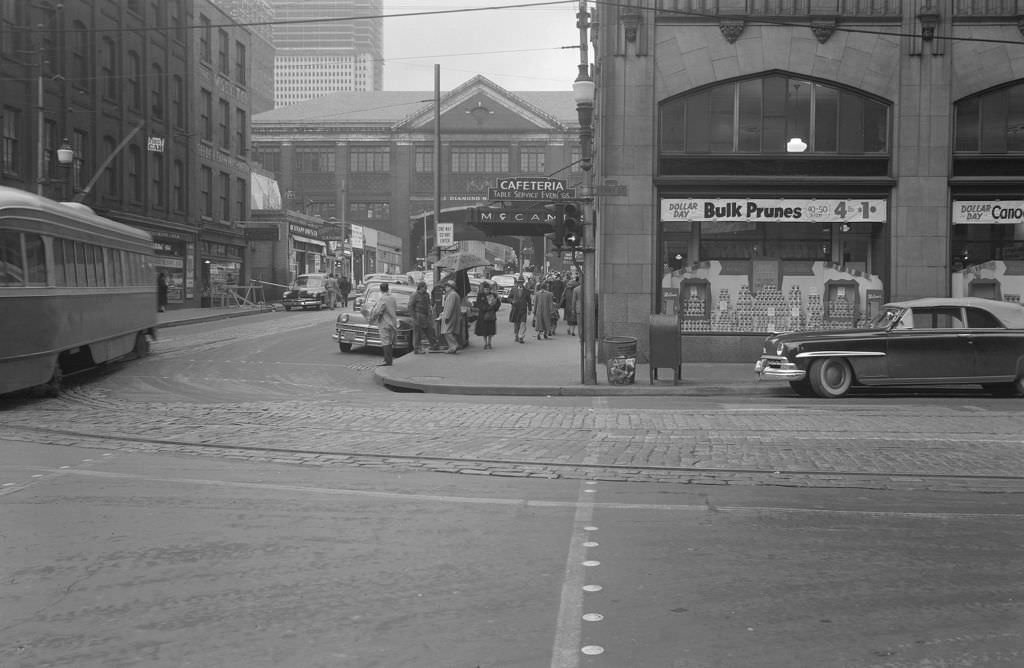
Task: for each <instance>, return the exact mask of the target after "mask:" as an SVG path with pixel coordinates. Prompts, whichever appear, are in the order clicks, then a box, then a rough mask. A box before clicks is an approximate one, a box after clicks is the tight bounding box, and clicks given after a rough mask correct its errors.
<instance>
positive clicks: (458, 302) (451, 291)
mask: <svg viewBox="0 0 1024 668" xmlns="http://www.w3.org/2000/svg"><path fill="white" fill-rule="evenodd" d="M461 320H462V297H460V296H459V293H458V292H456V291H455V281H451V280H450V281H448V282H446V283H445V284H444V302H443V305H442V307H441V327H440V330H441V333H442V334H444V338H445V340H446V341H447V342H448V350H446V351H445V352H446V353H448V354H449V355H454V354H455V353H457V352H459V339H458V336H457V334H458V332H459V329H460V328H461V326H462V322H461Z"/></svg>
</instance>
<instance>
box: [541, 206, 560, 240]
mask: <svg viewBox="0 0 1024 668" xmlns="http://www.w3.org/2000/svg"><path fill="white" fill-rule="evenodd" d="M544 210H545V211H547V212H548V218H549V219H550V221H551V227H552V229H553V230H554V234H553V235H552V237H553V238H552V242H553V243H554V245H555V248H561V247H562V239H563V238H564V237H565V213H564V210H565V205H564V204H545V205H544Z"/></svg>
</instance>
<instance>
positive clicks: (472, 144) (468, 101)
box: [252, 76, 582, 279]
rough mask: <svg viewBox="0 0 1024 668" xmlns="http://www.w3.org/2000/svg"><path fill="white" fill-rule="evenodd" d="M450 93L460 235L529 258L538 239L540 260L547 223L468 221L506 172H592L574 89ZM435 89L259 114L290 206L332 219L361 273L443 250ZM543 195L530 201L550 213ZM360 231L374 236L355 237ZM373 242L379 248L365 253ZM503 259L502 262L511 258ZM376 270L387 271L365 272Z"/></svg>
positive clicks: (263, 142)
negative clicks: (484, 226) (583, 160)
mask: <svg viewBox="0 0 1024 668" xmlns="http://www.w3.org/2000/svg"><path fill="white" fill-rule="evenodd" d="M439 93H440V107H439V110H438V113H437V115H438V116H439V119H440V120H439V124H440V128H441V131H440V145H441V150H440V160H439V162H440V165H441V167H440V182H441V193H440V200H441V201H440V208H441V212H440V216H439V219H440V221H441V222H442V223H445V222H451V223H452V224H453V225H454V226H455V230H454V241H455V242H463V241H485V240H487V239H490V240H492V241H496V242H499V243H503V244H504V245H505V246H508V247H509V248H510V249H516V250H518V251H519V253H518V256H520V257H521V256H523V255H527V253H526V252H524V251H526V248H525V246H529V255H530V257H532V258H533V260H534V261H535V262H536V263H537V264H539V260H540V258H542V257H544V256H545V245H544V236H543V233H544V232H543V231H542V229H541V228H539V227H537V226H519V227H512V226H508V227H507V230H506V231H505V232H503V233H501V234H495V235H488V234H486V233H481V232H480V228H479V227H477V228H473V227H472V226H471V225H469V224H468V222H469V218H468V215H469V214H467V211H468V210H470V209H472V208H474V207H477V206H486V205H489V204H492V203H494V202H493V201H492V200H491V199H490V197H489V195H490V191H491V190H492V189H493V188H494V187H495V185H496V183H497V181H498V180H499V179H502V178H505V179H507V178H509V177H514V176H520V175H522V176H526V177H530V178H545V177H548V176H558V177H559V178H560V179H563V180H565V181H566V182H570V183H575V182H579V181H580V180H581V179H582V172H581V170H580V166H579V158H580V150H579V142H578V132H579V131H578V124H577V117H576V109H575V106H574V103H573V98H572V93H571V92H569V91H568V90H566V91H564V92H562V91H516V92H512V91H508V90H505V89H504V88H502V87H500V86H498V85H496V84H495V83H494V82H492V81H490V80H488V79H487V78H485V77H482V76H476V77H473V78H471V79H470V80H468V81H466V82H464V83H462V84H461V85H459V86H457V87H455V88H454V89H452V90H449V91H444V92H439ZM431 97H432V96H431V93H429V92H424V91H352V92H340V93H334V94H332V95H328V96H325V97H321V98H318V99H315V100H309V101H307V102H303V103H299V104H294V105H290V106H287V107H279V108H277V109H274V110H272V111H268V112H265V113H261V114H257V115H256V116H255V117H254V118H253V129H252V144H253V158H254V160H255V161H256V162H258V163H259V165H260V167H261V168H262V169H263V170H266V171H267V172H268V173H270V174H273V175H274V178H275V179H276V180H277V183H278V184H279V185H280V189H281V191H282V194H283V197H284V202H283V205H284V207H285V208H286V209H288V210H292V211H298V212H300V213H303V214H306V215H310V216H319V217H320V218H321V219H323V220H324V221H328V222H330V221H331V220H332V219H333V220H334V221H336V223H335V224H336V225H339V226H340V227H341V228H342V229H343V235H342V238H348V239H349V240H350V245H349V246H348V247H347V248H346V249H345V250H347V251H348V252H349V253H351V255H347V256H345V255H343V256H342V257H348V258H351V259H352V260H353V261H354V264H353V265H352V276H353V278H355V279H358V277H359V276H361V275H362V274H363V273H371V272H372V271H378V272H383V271H389V272H393V271H394V270H395V269H401V270H402V271H403V272H404V271H410V270H414V269H416V268H418V267H420V266H422V264H423V259H424V258H428V259H429V258H435V257H436V251H437V248H438V247H437V244H436V243H435V242H436V238H437V235H436V228H435V226H434V208H435V202H434V195H435V193H434V141H435V135H436V134H437V133H436V132H435V108H434V104H433V100H432V99H431ZM544 203H545V202H542V201H537V202H532V203H530V204H531V206H533V207H534V211H536V212H537V213H543V211H544V209H543V205H544ZM499 204H500V203H499ZM492 227H494V228H499V227H504V226H503V225H494V226H492ZM361 228H366V229H367V232H366V233H365V234H362V235H360V234H358V233H355V234H354V233H353V231H354V230H355V231H356V232H358V230H359V229H361ZM374 231H375V232H374ZM374 233H376V234H377V237H376V238H377V243H376V244H374V243H373V239H372V238H371V235H372V234H374ZM513 233H514V234H513ZM384 235H391V236H392V237H393V238H394V239H397V244H396V243H395V242H394V241H391V240H389V239H388V237H387V236H384ZM382 239H383V241H382ZM364 242H365V243H366V244H367V248H373V250H370V251H368V250H363V249H362V248H361V247H360V246H359V244H361V243H364ZM396 245H397V247H398V248H397V250H396V249H395V246H396ZM388 248H391V251H390V253H391V254H390V256H389V255H388V250H387V249H388ZM424 251H426V252H424ZM396 253H397V254H396ZM501 259H502V261H501V262H498V261H497V260H498V258H495V260H496V262H495V264H498V265H503V264H504V258H501ZM367 263H369V264H367ZM368 266H376V267H377V268H376V269H370V270H365V271H364V267H368ZM381 267H386V268H381Z"/></svg>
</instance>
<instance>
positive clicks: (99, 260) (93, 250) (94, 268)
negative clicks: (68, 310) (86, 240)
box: [86, 244, 104, 286]
mask: <svg viewBox="0 0 1024 668" xmlns="http://www.w3.org/2000/svg"><path fill="white" fill-rule="evenodd" d="M86 256H87V257H88V258H89V284H90V285H98V286H102V285H103V284H104V277H103V249H102V248H100V247H99V246H94V245H92V244H89V246H88V251H87V253H86Z"/></svg>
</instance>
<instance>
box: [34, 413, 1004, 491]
mask: <svg viewBox="0 0 1024 668" xmlns="http://www.w3.org/2000/svg"><path fill="white" fill-rule="evenodd" d="M14 429H16V430H21V431H23V432H29V433H36V434H49V435H54V436H62V437H71V438H75V439H81V440H98V441H103V447H105V448H109V449H120V448H119V447H118V443H125V444H129V449H131V444H144V445H152V446H166V447H174V448H181V449H182V450H177V451H176V452H179V453H183V454H188V453H189V451H192V452H193V453H204V454H224V453H245V454H247V455H252V456H254V459H266V460H273V461H275V462H278V463H289V462H288V461H285V460H282V458H281V456H282V455H284V456H287V457H291V458H295V459H297V460H307V461H309V460H315V461H317V462H318V463H321V464H324V463H330V462H332V461H334V462H337V463H340V464H355V465H359V466H362V465H374V463H377V464H396V463H407V464H409V463H417V462H419V463H426V464H438V465H442V468H434V469H428V470H435V471H440V472H447V473H474V474H481V473H485V472H486V473H487V474H488V475H497V476H501V475H503V473H501V472H496V473H495V472H487V471H486V469H487V468H488V467H497V468H498V469H500V470H501V471H504V474H505V475H514V474H515V473H514V471H516V470H519V471H529V470H533V471H536V470H538V469H543V470H548V471H552V472H558V474H557V475H550V476H541V477H563V478H584V479H591V480H602V479H609V480H615V481H623V482H631V481H637V482H649V481H650V480H651V478H652V477H653V478H657V479H661V478H664V477H666V476H668V477H675V478H678V477H680V476H683V477H685V476H737V475H740V476H760V477H761V478H760V479H759V481H758V482H757V484H761V485H791V484H792V478H793V477H805V478H815V477H818V478H822V477H823V478H828V479H834V478H836V477H842V478H846V479H850V480H878V479H884V480H886V481H889V482H890V483H904V484H910V485H911V486H914V487H927V484H925V483H926V482H927V481H957V480H960V481H972V482H992V483H1010V482H1021V481H1024V474H1011V473H1007V474H978V473H936V472H919V471H890V472H885V473H880V472H877V471H873V472H869V471H853V470H840V469H828V470H822V469H799V468H774V467H773V468H757V467H720V466H719V467H716V466H708V467H700V466H658V465H652V464H628V465H623V464H610V463H594V462H590V461H580V462H566V461H554V460H543V459H510V458H495V457H452V456H434V455H428V454H422V453H418V454H401V453H397V454H396V453H378V452H368V451H355V450H331V451H324V450H314V449H306V448H280V447H274V446H247V445H232V444H224V443H217V444H212V443H200V442H195V441H186V440H178V439H164V438H147V437H141V436H111V435H109V434H95V433H90V432H86V431H82V430H69V429H54V428H47V427H33V426H22V427H16V428H14ZM21 440H25V439H21ZM50 444H51V445H63V446H68V447H75V445H72V444H67V443H50ZM85 447H89V446H85ZM258 455H265V457H259V456H258ZM503 467H504V468H503ZM417 468H423V467H422V466H420V467H417ZM602 472H603V473H605V474H607V475H608V476H610V477H603V476H602V475H596V474H599V473H602ZM623 474H626V475H623ZM689 482H691V483H699V482H700V481H699V480H689ZM844 486H846V487H851V486H852V487H856V486H858V485H849V484H847V485H844ZM862 486H867V487H876V486H877V485H862ZM965 491H967V490H965ZM970 491H974V492H978V491H984V490H983V489H978V488H976V487H973V488H971V489H970ZM999 491H1001V492H1007V491H1009V490H1006V489H1000V490H999ZM1015 491H1018V492H1021V493H1024V486H1022V487H1021V488H1020V489H1019V490H1015Z"/></svg>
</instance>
